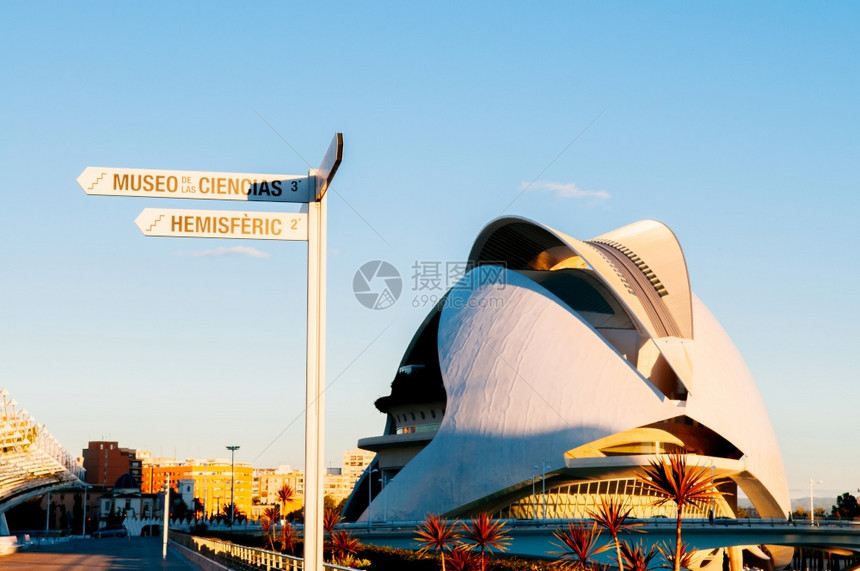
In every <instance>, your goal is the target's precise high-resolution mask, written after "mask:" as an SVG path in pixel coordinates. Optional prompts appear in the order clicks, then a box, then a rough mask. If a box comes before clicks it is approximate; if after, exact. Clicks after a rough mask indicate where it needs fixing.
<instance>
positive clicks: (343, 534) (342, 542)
mask: <svg viewBox="0 0 860 571" xmlns="http://www.w3.org/2000/svg"><path fill="white" fill-rule="evenodd" d="M357 551H358V539H356V538H355V537H353V535H352V534H351V533H349V532H348V531H333V532H331V558H332V563H338V562H340V561H343V560H344V559H346V556H347V555H352V556H355V554H356V552H357Z"/></svg>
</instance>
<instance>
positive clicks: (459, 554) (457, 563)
mask: <svg viewBox="0 0 860 571" xmlns="http://www.w3.org/2000/svg"><path fill="white" fill-rule="evenodd" d="M448 563H449V564H450V567H451V571H472V570H473V569H474V568H475V563H474V560H473V557H472V553H471V552H469V551H465V550H463V549H455V550H454V551H452V552H451V558H450V559H449V560H448Z"/></svg>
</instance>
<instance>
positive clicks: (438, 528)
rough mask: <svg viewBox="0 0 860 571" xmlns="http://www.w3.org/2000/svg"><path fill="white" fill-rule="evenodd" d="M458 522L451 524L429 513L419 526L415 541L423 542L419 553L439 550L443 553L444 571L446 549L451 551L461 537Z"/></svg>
mask: <svg viewBox="0 0 860 571" xmlns="http://www.w3.org/2000/svg"><path fill="white" fill-rule="evenodd" d="M456 525H457V524H456V522H455V523H453V524H451V523H448V521H447V520H445V519H442V518H441V517H440V516H438V515H435V514H429V513H428V514H427V517H425V518H424V521H423V522H421V525H419V526H418V530H417V533H418V535H417V536H416V537H415V541H417V542H419V543H421V544H422V547H421V549H419V550H418V551H419V553H427V552H428V551H439V552H440V553H441V554H442V571H445V551H446V550H447V551H451V550H452V549H453V547H454V545H455V543H456V541H457V538H458V537H459V536H458V535H457V531H456Z"/></svg>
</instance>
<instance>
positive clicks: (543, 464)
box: [532, 460, 552, 519]
mask: <svg viewBox="0 0 860 571" xmlns="http://www.w3.org/2000/svg"><path fill="white" fill-rule="evenodd" d="M532 467H533V468H534V469H535V470H541V473H542V474H543V476H542V477H541V483H540V484H541V496H542V497H543V519H546V469H547V468H552V465H550V464H549V463H548V462H547V461H546V460H541V466H538V465H537V464H535V465H534V466H532Z"/></svg>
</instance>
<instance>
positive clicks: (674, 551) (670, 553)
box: [657, 543, 693, 569]
mask: <svg viewBox="0 0 860 571" xmlns="http://www.w3.org/2000/svg"><path fill="white" fill-rule="evenodd" d="M657 550H658V551H659V552H660V555H662V556H663V559H665V560H666V561H667V562H668V563H669V565H671V566H672V567H673V568H675V569H680V568H681V567H683V568H684V569H690V566H691V565H692V564H693V552H692V551H691V550H690V546H689V545H687V544H686V543H681V549H678V548H677V546H676V547H674V548H673V547H672V546H670V545H667V544H665V543H660V544H659V545H657ZM676 565H677V567H676Z"/></svg>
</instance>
